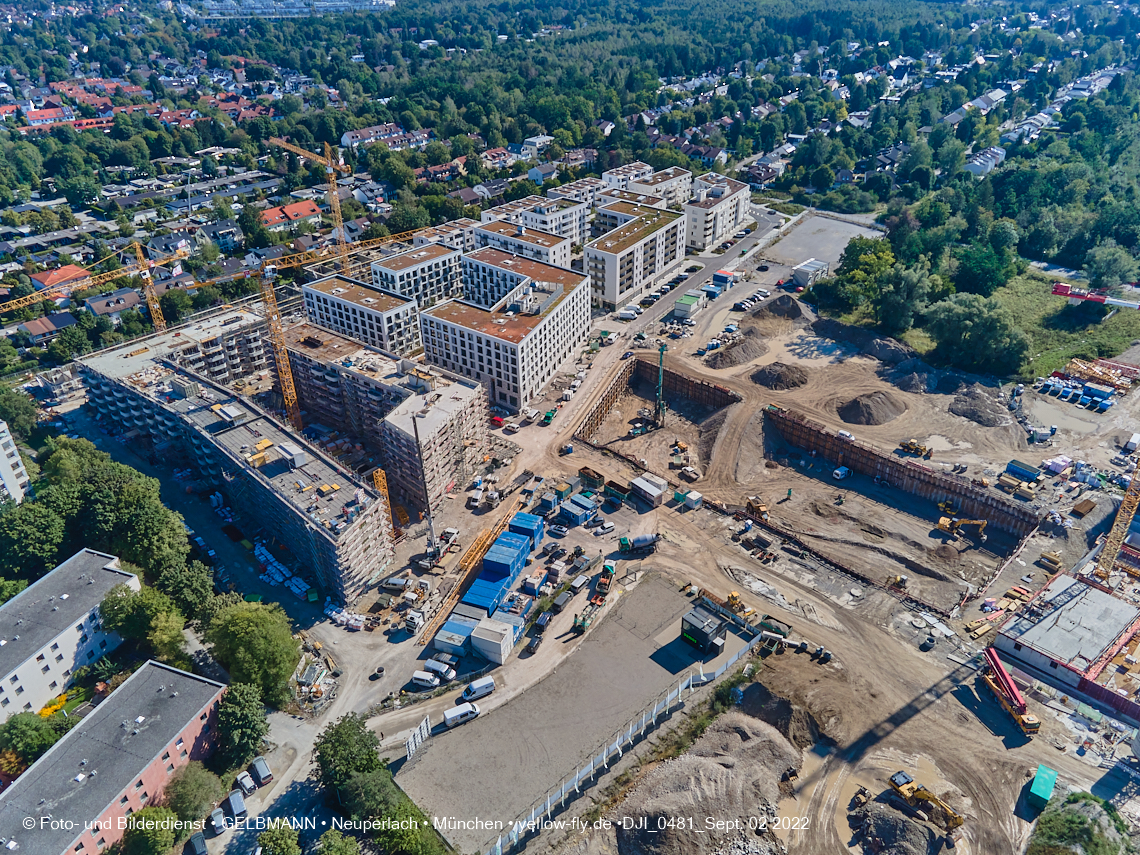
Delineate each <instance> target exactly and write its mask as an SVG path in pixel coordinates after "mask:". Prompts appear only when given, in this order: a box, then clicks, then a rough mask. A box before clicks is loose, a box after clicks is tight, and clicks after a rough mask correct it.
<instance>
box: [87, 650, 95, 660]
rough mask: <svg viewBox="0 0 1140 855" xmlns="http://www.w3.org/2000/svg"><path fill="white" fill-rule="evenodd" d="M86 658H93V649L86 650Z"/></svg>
mask: <svg viewBox="0 0 1140 855" xmlns="http://www.w3.org/2000/svg"><path fill="white" fill-rule="evenodd" d="M87 658H88V659H94V658H95V651H94V650H88V651H87Z"/></svg>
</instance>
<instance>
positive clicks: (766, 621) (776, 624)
mask: <svg viewBox="0 0 1140 855" xmlns="http://www.w3.org/2000/svg"><path fill="white" fill-rule="evenodd" d="M760 629H761V630H764V631H765V632H774V633H776V635H779V636H782V637H783V638H787V637H788V636H789V635H791V634H792V625H791V624H789V623H784V622H783V621H782V620H778V619H777V618H775V617H773V616H772V615H762V616H761V617H760Z"/></svg>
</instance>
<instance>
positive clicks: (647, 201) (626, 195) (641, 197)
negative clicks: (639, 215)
mask: <svg viewBox="0 0 1140 855" xmlns="http://www.w3.org/2000/svg"><path fill="white" fill-rule="evenodd" d="M598 195H599V196H607V197H609V198H611V199H615V200H617V201H620V202H633V203H634V204H641V205H653V206H656V205H659V204H660V203H661V202H663V201H664V199H663V198H662V197H661V196H650V195H648V194H646V193H635V192H633V191H632V190H619V189H618V188H617V187H610V188H608V189H607V190H605V191H604V192H602V193H599V194H598ZM607 207H608V206H607Z"/></svg>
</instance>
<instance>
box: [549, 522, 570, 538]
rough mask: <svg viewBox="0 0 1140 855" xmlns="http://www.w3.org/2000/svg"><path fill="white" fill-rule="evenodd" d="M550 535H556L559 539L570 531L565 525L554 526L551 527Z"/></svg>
mask: <svg viewBox="0 0 1140 855" xmlns="http://www.w3.org/2000/svg"><path fill="white" fill-rule="evenodd" d="M550 533H551V534H556V535H558V536H559V537H565V536H566V535H568V534H569V533H570V529H568V528H566V526H564V525H552V526H551V527H550Z"/></svg>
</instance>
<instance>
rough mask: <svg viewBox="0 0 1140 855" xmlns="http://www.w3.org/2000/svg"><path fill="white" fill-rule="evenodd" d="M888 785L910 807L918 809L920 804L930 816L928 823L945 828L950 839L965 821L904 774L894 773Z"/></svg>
mask: <svg viewBox="0 0 1140 855" xmlns="http://www.w3.org/2000/svg"><path fill="white" fill-rule="evenodd" d="M890 784H891V789H892V790H894V791H895V792H896V793H898V794H899V795H900V796H902V798H903V799H905V800H906V803H907V804H908V805H910V806H911V807H919V803H920V802H921V803H922V807H923V808H924V809H925V810H926V811H927V812H928V813H929V815H930V821H931V822H933V823H934V824H935V825H937V826H939V827H940V828H945V829H946V831H947V832H949V834H950V837H951V838H953V837H954V832H955V831H956V830H957V829H959V828H961V827H962V824H963V823H964V822H965V821H966V818H965V817H964V816H962V815H961V814H960V813H958V812H957V811H955V810H954V809H953V808H951V807H950V805H948V804H946V802H944V801H942V799H940V798H938V796H936V795H934V793H932V792H930V790H928V789H927V788H926V787H924V786H923V785H922V784H919V783H918V782H917V781H915V780H914V778H912V777H911V776H910V775H908V774H907V773H906V772H902V771H899V772H895V773H894V774H893V775H891V777H890Z"/></svg>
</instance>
